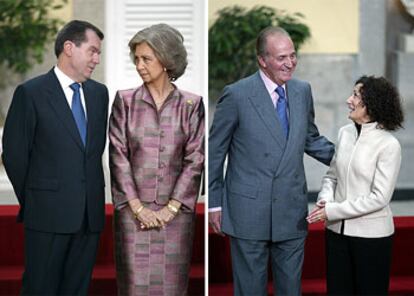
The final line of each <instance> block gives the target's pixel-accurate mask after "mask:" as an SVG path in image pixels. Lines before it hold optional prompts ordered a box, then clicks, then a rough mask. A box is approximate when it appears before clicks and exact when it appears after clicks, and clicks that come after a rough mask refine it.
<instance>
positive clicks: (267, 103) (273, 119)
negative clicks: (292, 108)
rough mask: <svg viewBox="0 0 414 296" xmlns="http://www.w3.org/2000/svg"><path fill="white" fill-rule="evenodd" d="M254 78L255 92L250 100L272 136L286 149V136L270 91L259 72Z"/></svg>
mask: <svg viewBox="0 0 414 296" xmlns="http://www.w3.org/2000/svg"><path fill="white" fill-rule="evenodd" d="M253 80H254V85H253V87H252V88H251V89H252V90H253V91H254V92H252V93H251V94H250V95H249V100H250V102H251V104H252V105H253V107H254V108H255V109H256V111H257V113H258V114H259V116H260V118H261V119H262V120H263V122H264V124H265V125H266V127H267V129H268V131H269V132H270V134H271V135H272V137H273V138H274V139H275V140H276V142H277V143H278V144H279V145H280V147H281V148H282V149H284V147H285V145H286V138H285V135H284V133H283V130H282V126H281V125H280V122H279V119H278V118H277V114H276V110H275V107H274V105H273V103H272V98H271V97H270V96H269V93H268V92H267V89H266V87H265V85H264V83H263V81H262V79H261V78H260V74H259V72H257V73H256V74H255V75H254V77H253Z"/></svg>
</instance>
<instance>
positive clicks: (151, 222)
mask: <svg viewBox="0 0 414 296" xmlns="http://www.w3.org/2000/svg"><path fill="white" fill-rule="evenodd" d="M135 217H136V218H137V219H138V220H139V221H140V222H141V229H150V228H156V227H161V226H162V222H161V220H160V219H159V218H158V216H157V215H156V212H154V211H153V210H150V209H148V208H145V207H144V208H143V209H142V210H141V211H139V212H135Z"/></svg>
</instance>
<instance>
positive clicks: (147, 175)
mask: <svg viewBox="0 0 414 296" xmlns="http://www.w3.org/2000/svg"><path fill="white" fill-rule="evenodd" d="M109 139H110V146H109V157H110V158H109V159H110V170H111V184H112V198H113V202H114V205H115V207H116V208H118V209H119V208H122V207H123V206H125V204H126V202H127V201H129V200H131V199H134V198H139V199H140V200H141V201H143V202H149V203H151V202H154V203H156V204H159V205H165V204H167V203H168V201H169V199H171V198H173V199H176V200H178V201H180V202H181V203H182V204H183V208H184V209H185V210H189V211H193V210H194V207H195V204H196V201H197V197H198V191H199V186H200V176H201V172H202V170H203V165H204V107H203V102H202V98H201V97H200V96H198V95H195V94H192V93H189V92H186V91H183V90H179V89H175V90H174V91H173V92H172V93H171V94H170V95H169V96H168V97H167V99H166V100H165V102H164V103H163V105H162V107H161V108H160V110H158V111H157V107H156V105H155V103H154V100H153V99H152V97H151V94H150V93H149V91H148V89H147V88H146V87H145V85H142V86H141V87H138V88H135V89H128V90H121V91H118V92H117V94H116V97H115V101H114V103H113V106H112V114H111V117H110V120H109Z"/></svg>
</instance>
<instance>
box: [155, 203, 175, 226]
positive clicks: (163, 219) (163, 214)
mask: <svg viewBox="0 0 414 296" xmlns="http://www.w3.org/2000/svg"><path fill="white" fill-rule="evenodd" d="M154 214H155V215H156V216H157V218H158V221H160V224H161V227H165V225H166V224H167V223H169V222H170V221H171V220H172V219H174V218H175V215H176V214H174V213H172V212H171V211H170V210H169V209H168V206H165V207H163V208H162V209H161V210H159V211H156V212H155V213H154Z"/></svg>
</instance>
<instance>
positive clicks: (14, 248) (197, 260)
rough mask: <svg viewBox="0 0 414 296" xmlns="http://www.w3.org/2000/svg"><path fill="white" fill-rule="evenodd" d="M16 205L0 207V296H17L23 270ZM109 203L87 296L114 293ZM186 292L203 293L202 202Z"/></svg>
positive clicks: (198, 207) (198, 212) (21, 232)
mask: <svg viewBox="0 0 414 296" xmlns="http://www.w3.org/2000/svg"><path fill="white" fill-rule="evenodd" d="M17 210H18V207H17V206H0V237H1V245H0V295H18V294H19V291H20V287H21V275H22V272H23V225H22V224H17V223H16V222H15V219H16V218H15V217H16V214H17ZM112 214H113V208H112V205H107V206H106V225H105V230H104V233H103V235H102V237H101V241H100V248H99V251H98V257H97V262H96V265H95V269H94V272H93V279H92V283H91V286H90V290H89V295H100V296H101V295H116V281H115V266H114V258H113V252H114V249H113V237H112ZM188 292H189V295H192V296H196V295H197V296H198V295H203V294H204V204H201V203H200V204H198V205H197V221H196V232H195V240H194V246H193V257H192V266H191V272H190V283H189V289H188Z"/></svg>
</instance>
